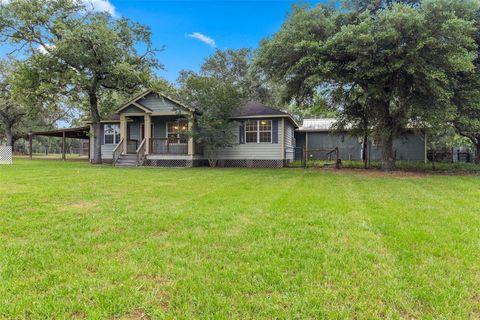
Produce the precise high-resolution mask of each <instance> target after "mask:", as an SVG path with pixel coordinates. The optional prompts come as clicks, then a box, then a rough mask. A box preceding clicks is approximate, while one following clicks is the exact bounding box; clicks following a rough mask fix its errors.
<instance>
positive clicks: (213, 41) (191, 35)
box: [188, 32, 217, 48]
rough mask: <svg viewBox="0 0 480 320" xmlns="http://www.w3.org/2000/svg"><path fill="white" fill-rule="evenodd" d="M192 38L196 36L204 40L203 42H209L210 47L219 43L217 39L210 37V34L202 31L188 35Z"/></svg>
mask: <svg viewBox="0 0 480 320" xmlns="http://www.w3.org/2000/svg"><path fill="white" fill-rule="evenodd" d="M188 37H190V38H194V39H197V40H200V41H202V42H203V43H206V44H208V45H209V46H210V47H212V48H215V47H216V46H217V45H216V44H215V40H213V39H212V38H210V37H209V36H206V35H204V34H201V33H200V32H194V33H191V34H189V35H188Z"/></svg>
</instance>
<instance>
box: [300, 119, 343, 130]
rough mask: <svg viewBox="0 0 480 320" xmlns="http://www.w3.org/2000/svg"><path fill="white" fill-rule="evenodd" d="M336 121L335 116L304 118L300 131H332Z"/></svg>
mask: <svg viewBox="0 0 480 320" xmlns="http://www.w3.org/2000/svg"><path fill="white" fill-rule="evenodd" d="M336 121H337V120H335V119H333V118H319V119H304V120H303V123H302V125H301V126H300V128H298V131H331V130H332V127H333V125H334V124H335V123H336Z"/></svg>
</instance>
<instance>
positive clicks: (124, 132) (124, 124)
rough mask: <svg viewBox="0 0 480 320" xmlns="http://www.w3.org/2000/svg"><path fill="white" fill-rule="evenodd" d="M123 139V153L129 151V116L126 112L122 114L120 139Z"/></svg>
mask: <svg viewBox="0 0 480 320" xmlns="http://www.w3.org/2000/svg"><path fill="white" fill-rule="evenodd" d="M122 139H123V151H124V152H123V153H126V152H127V118H126V117H125V115H124V114H121V115H120V140H122Z"/></svg>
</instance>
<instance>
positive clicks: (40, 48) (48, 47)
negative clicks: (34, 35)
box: [37, 44, 55, 54]
mask: <svg viewBox="0 0 480 320" xmlns="http://www.w3.org/2000/svg"><path fill="white" fill-rule="evenodd" d="M45 47H47V49H53V48H55V46H52V45H50V44H47V45H45ZM45 47H44V46H43V45H39V46H38V48H37V50H38V51H39V52H40V53H41V54H48V51H47V49H46V48H45Z"/></svg>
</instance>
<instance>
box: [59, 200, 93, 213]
mask: <svg viewBox="0 0 480 320" xmlns="http://www.w3.org/2000/svg"><path fill="white" fill-rule="evenodd" d="M96 205H97V203H96V202H95V201H85V200H81V201H75V202H66V203H64V204H63V205H61V206H59V207H58V211H60V212H66V211H71V210H73V211H87V210H90V209H93V208H95V207H96Z"/></svg>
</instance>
